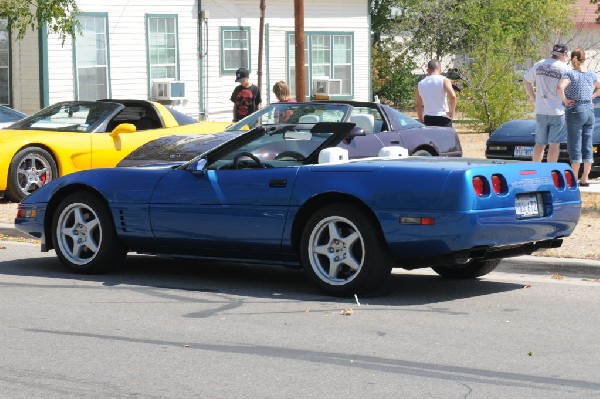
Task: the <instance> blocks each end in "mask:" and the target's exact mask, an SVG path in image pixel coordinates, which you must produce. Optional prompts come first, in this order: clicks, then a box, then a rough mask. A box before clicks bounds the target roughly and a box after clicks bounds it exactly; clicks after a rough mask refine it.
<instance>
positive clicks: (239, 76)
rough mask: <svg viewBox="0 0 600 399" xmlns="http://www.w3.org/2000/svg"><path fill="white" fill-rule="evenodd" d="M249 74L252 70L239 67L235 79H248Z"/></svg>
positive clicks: (238, 80)
mask: <svg viewBox="0 0 600 399" xmlns="http://www.w3.org/2000/svg"><path fill="white" fill-rule="evenodd" d="M248 76H250V72H249V71H248V70H247V69H246V68H238V70H237V71H235V81H236V82H241V81H242V80H244V79H246V78H247V77H248Z"/></svg>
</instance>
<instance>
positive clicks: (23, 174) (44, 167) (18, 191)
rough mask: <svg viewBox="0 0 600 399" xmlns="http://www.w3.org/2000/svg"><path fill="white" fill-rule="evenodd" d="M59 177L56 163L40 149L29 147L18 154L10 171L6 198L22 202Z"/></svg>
mask: <svg viewBox="0 0 600 399" xmlns="http://www.w3.org/2000/svg"><path fill="white" fill-rule="evenodd" d="M56 177H58V169H57V167H56V162H55V161H54V158H53V157H52V155H50V153H49V152H48V151H46V150H44V149H43V148H40V147H27V148H24V149H22V150H21V151H19V152H17V153H16V154H15V156H14V157H13V159H12V161H11V163H10V167H9V170H8V186H7V188H6V196H7V197H8V198H10V199H11V200H14V201H22V200H23V199H24V198H25V197H27V196H28V195H29V194H31V193H32V192H34V191H35V190H37V189H38V188H40V187H42V186H44V185H46V184H48V183H50V182H51V181H52V179H54V178H56Z"/></svg>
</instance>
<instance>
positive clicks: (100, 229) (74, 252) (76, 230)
mask: <svg viewBox="0 0 600 399" xmlns="http://www.w3.org/2000/svg"><path fill="white" fill-rule="evenodd" d="M52 240H53V243H54V248H55V249H56V254H57V255H58V258H59V259H60V260H61V262H62V263H63V264H64V265H65V266H66V267H67V268H68V269H69V270H70V271H72V272H74V273H81V274H94V273H104V272H107V271H109V270H111V269H113V268H114V267H115V266H116V265H117V264H118V263H119V261H121V260H122V259H123V257H124V256H125V254H126V251H125V250H124V248H123V246H122V244H121V243H120V242H119V239H118V237H117V234H116V231H115V227H114V225H113V221H112V218H111V214H110V211H109V210H108V208H107V207H106V205H105V204H104V203H103V202H102V201H101V200H100V199H99V198H98V197H97V196H95V195H93V194H91V193H87V192H79V193H73V194H70V195H69V196H67V197H65V198H64V199H63V200H62V201H61V202H60V204H59V205H58V208H57V209H56V211H55V213H54V217H53V219H52Z"/></svg>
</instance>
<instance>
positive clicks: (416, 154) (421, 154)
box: [412, 150, 433, 157]
mask: <svg viewBox="0 0 600 399" xmlns="http://www.w3.org/2000/svg"><path fill="white" fill-rule="evenodd" d="M412 156H413V157H432V156H433V154H432V153H430V152H429V151H427V150H417V151H415V152H413V153H412Z"/></svg>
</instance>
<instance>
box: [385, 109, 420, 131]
mask: <svg viewBox="0 0 600 399" xmlns="http://www.w3.org/2000/svg"><path fill="white" fill-rule="evenodd" d="M387 109H389V110H391V111H392V114H393V116H394V117H395V119H396V122H397V124H398V128H400V129H412V128H415V127H421V126H423V124H422V123H420V122H419V121H417V120H416V119H414V118H411V117H410V116H408V115H406V114H403V113H402V112H400V111H398V110H397V109H394V108H391V107H388V108H387Z"/></svg>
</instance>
